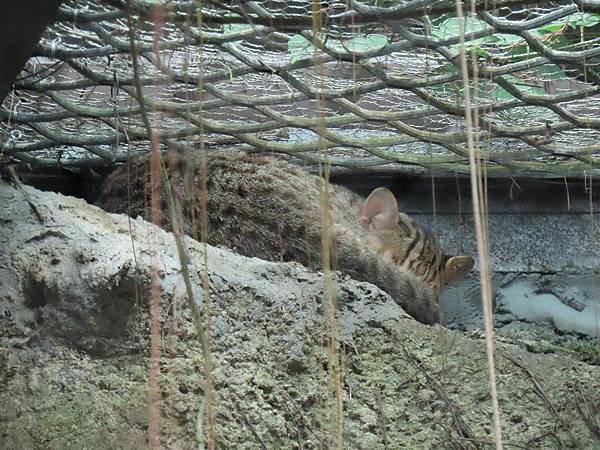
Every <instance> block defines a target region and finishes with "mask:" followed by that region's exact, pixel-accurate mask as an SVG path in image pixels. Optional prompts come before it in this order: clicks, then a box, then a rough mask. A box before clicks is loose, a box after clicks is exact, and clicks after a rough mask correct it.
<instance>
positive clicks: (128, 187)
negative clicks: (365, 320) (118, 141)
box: [98, 152, 361, 268]
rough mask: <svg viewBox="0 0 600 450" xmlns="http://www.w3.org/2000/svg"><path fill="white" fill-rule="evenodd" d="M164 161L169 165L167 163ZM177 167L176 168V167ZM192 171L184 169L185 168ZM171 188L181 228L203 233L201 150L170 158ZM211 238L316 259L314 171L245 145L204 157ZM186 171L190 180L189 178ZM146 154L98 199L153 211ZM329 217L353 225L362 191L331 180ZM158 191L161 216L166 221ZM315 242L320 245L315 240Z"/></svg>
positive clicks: (246, 250)
mask: <svg viewBox="0 0 600 450" xmlns="http://www.w3.org/2000/svg"><path fill="white" fill-rule="evenodd" d="M167 165H169V164H168V163H167ZM174 167H176V168H177V170H176V171H174V170H173V168H174ZM188 167H191V168H192V172H191V174H190V173H189V172H188V175H186V168H188ZM169 172H170V177H171V180H172V187H173V192H174V194H175V196H176V198H177V199H178V200H179V201H180V203H181V205H182V209H183V214H184V217H185V220H184V231H185V233H186V234H189V235H191V236H196V237H197V236H198V235H199V233H200V217H201V214H202V208H203V205H202V204H201V200H200V189H201V183H200V180H201V179H202V177H203V174H202V172H203V169H202V166H201V163H200V159H199V158H198V157H192V158H191V159H190V160H187V161H186V159H185V158H183V157H180V156H175V157H173V159H172V160H171V164H170V170H169ZM206 173H207V174H208V176H207V177H206V183H207V186H206V193H207V205H206V210H207V211H208V221H209V233H208V236H209V243H210V244H212V245H223V246H226V247H228V248H231V249H234V250H236V251H237V252H239V253H241V254H243V255H246V256H256V257H258V258H262V259H266V260H271V261H297V262H300V263H302V264H304V265H306V266H309V267H312V268H319V267H320V264H321V262H320V261H321V260H320V255H321V245H320V236H321V223H322V218H321V209H320V203H319V202H320V201H321V200H320V187H319V184H321V185H324V183H323V182H322V180H321V179H320V178H319V177H316V176H310V175H309V174H308V173H307V172H306V171H304V170H302V169H301V168H299V167H296V166H294V165H292V164H290V163H287V162H286V161H283V160H281V159H277V158H274V157H268V156H260V155H246V154H245V153H238V152H235V153H225V152H222V153H214V154H211V155H210V157H209V158H207V160H206ZM186 176H188V177H189V176H191V177H193V178H192V180H191V181H192V182H191V183H189V182H186ZM149 186H150V170H149V158H141V159H138V160H134V161H133V162H132V163H131V165H130V166H129V167H125V166H122V167H121V168H119V169H117V170H116V171H115V172H113V173H112V174H111V175H110V176H109V177H108V179H107V180H106V182H105V183H104V186H103V190H102V194H101V196H100V198H99V200H98V205H99V206H101V207H103V208H104V209H106V210H107V211H111V212H126V213H128V214H129V215H131V216H133V217H136V216H138V215H139V216H141V217H144V218H145V219H150V208H149V205H150V187H149ZM328 189H329V197H330V202H329V203H330V208H331V217H333V218H335V222H336V224H343V226H344V227H346V228H348V229H349V230H350V229H357V222H356V221H357V217H358V215H359V214H360V207H361V203H360V201H361V199H360V197H358V196H357V195H356V194H354V193H352V192H351V191H349V190H347V189H345V188H343V187H341V186H335V185H328ZM161 192H162V195H163V199H162V202H163V205H162V213H163V214H162V223H163V226H164V227H165V228H166V229H169V230H170V229H171V228H172V227H171V218H170V215H169V214H168V208H167V205H166V201H165V198H164V189H161ZM316 244H318V245H316Z"/></svg>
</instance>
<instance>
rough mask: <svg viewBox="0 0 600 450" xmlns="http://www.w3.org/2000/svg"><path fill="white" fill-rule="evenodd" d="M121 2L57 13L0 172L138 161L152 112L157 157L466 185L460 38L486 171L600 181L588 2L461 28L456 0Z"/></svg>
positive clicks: (10, 105) (22, 94)
mask: <svg viewBox="0 0 600 450" xmlns="http://www.w3.org/2000/svg"><path fill="white" fill-rule="evenodd" d="M125 3H126V2H121V1H117V0H110V1H108V0H107V1H93V0H92V1H90V0H83V1H65V2H64V3H63V5H62V6H61V9H60V11H59V16H58V20H57V22H56V23H55V24H54V25H53V26H52V27H51V28H50V29H49V30H47V32H46V33H45V35H44V38H43V39H42V41H41V43H40V45H39V48H38V51H37V53H36V55H35V56H34V57H32V58H31V59H30V60H29V62H28V63H27V65H26V67H25V69H24V71H23V72H22V74H21V76H20V78H19V80H18V81H17V82H16V83H15V89H14V91H13V93H12V94H11V95H9V97H8V98H7V99H6V100H5V102H4V104H3V107H2V109H1V110H0V116H1V118H2V121H1V122H0V139H1V140H0V145H1V147H0V148H1V157H0V164H7V163H12V162H15V161H20V162H25V163H29V164H31V165H32V166H38V167H48V166H71V167H83V166H98V165H110V164H113V163H114V162H117V161H122V160H124V159H125V158H126V157H127V156H128V155H131V154H133V153H136V152H143V151H147V150H148V148H149V147H148V133H147V129H146V127H145V123H144V120H143V114H142V113H143V112H144V111H146V113H147V117H148V119H149V122H150V124H151V126H152V128H153V130H154V132H155V133H156V134H157V136H158V137H159V139H160V141H161V142H162V144H163V145H166V146H179V147H181V146H184V145H185V146H190V147H191V148H200V147H201V146H206V147H207V148H210V149H218V148H221V147H223V148H224V147H228V148H230V147H239V148H241V149H244V150H247V151H269V152H279V153H285V154H287V155H289V156H290V157H293V158H301V159H304V160H307V161H310V162H316V161H320V160H323V159H324V158H326V159H327V160H329V161H331V162H332V163H333V164H335V165H342V166H347V167H351V168H357V167H362V168H371V169H372V168H374V167H376V166H384V165H385V166H386V167H387V168H389V170H393V171H398V172H409V173H426V174H453V173H454V174H465V173H467V172H468V171H469V149H468V146H467V134H468V133H467V132H466V126H465V101H464V99H465V89H464V83H463V78H462V74H461V67H462V63H461V61H462V58H461V54H460V53H461V52H460V50H461V34H463V33H461V30H462V31H464V40H465V44H464V49H465V50H466V68H467V70H468V76H469V86H470V91H469V94H470V97H471V104H470V107H471V109H472V111H473V113H474V114H473V117H474V119H475V120H474V124H473V125H474V128H473V133H472V136H473V138H474V140H475V146H476V148H477V149H478V150H479V151H480V153H478V156H480V157H481V158H483V159H485V160H486V161H488V163H487V165H486V167H487V174H488V175H490V176H534V177H587V176H591V175H595V176H597V175H598V174H599V173H600V172H599V171H598V167H599V165H600V2H598V1H587V2H586V1H579V2H540V3H534V4H531V3H528V4H524V3H522V2H518V1H498V2H485V3H484V2H477V3H476V4H473V5H471V4H466V5H465V15H466V19H465V20H464V21H462V20H460V19H459V18H457V11H456V6H455V3H454V2H449V1H427V0H425V1H408V2H396V1H393V2H392V1H385V0H372V1H351V0H349V1H348V2H327V3H326V2H322V3H320V4H317V3H313V2H311V1H300V0H287V1H277V0H267V1H243V2H241V1H240V2H223V1H215V2H208V1H204V2H193V1H182V0H178V1H176V0H173V1H158V0H153V1H150V0H146V1H141V0H137V1H132V2H127V3H128V4H129V9H127V8H126V4H125ZM130 25H131V27H130ZM130 28H131V29H132V32H130V31H129V30H130ZM132 38H134V42H135V48H134V51H133V52H132V46H131V42H132ZM134 59H135V60H136V61H137V62H138V65H139V70H137V71H134V69H133V60H134ZM136 82H137V83H139V84H140V85H141V86H142V90H141V92H142V93H143V98H139V95H138V91H137V90H136ZM140 102H143V107H141V105H140Z"/></svg>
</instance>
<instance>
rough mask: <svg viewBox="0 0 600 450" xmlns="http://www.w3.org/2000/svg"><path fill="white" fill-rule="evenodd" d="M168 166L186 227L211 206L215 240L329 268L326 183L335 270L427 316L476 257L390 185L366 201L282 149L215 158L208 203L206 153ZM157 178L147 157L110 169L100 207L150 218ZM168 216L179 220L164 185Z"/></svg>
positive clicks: (430, 318) (431, 317) (191, 229)
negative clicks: (280, 154) (458, 251)
mask: <svg viewBox="0 0 600 450" xmlns="http://www.w3.org/2000/svg"><path fill="white" fill-rule="evenodd" d="M186 158H187V159H186ZM167 165H168V166H169V167H170V178H171V180H172V181H171V184H172V191H173V193H174V197H175V198H176V200H178V203H180V205H181V207H182V210H183V214H184V220H183V224H184V232H185V233H186V234H189V235H190V236H193V237H194V236H196V237H197V236H198V231H197V228H198V227H196V226H195V223H197V221H198V218H199V217H200V216H201V214H202V209H203V207H204V206H206V209H207V211H208V220H209V243H210V244H212V245H222V246H225V247H228V248H231V249H233V250H234V251H237V252H238V253H241V254H243V255H247V256H256V257H259V258H262V259H266V260H271V261H297V262H300V263H301V264H303V265H305V266H307V267H309V268H312V269H320V268H321V246H322V244H321V233H322V226H321V224H322V219H323V217H322V215H321V209H320V205H321V201H320V200H321V198H322V197H321V196H322V192H323V190H324V188H325V187H327V188H328V191H329V198H330V202H329V204H330V207H329V211H328V212H329V215H328V216H329V218H330V221H331V222H330V223H331V228H330V229H331V244H332V249H333V265H334V269H337V270H339V271H341V272H344V273H347V274H349V275H350V276H352V277H353V278H355V279H358V280H364V281H370V282H372V283H373V284H376V285H378V286H379V287H380V288H382V289H383V290H385V291H387V292H388V293H389V294H390V295H392V297H394V299H395V300H396V301H397V302H398V303H399V304H401V305H402V306H403V307H404V308H405V310H406V311H407V312H408V313H409V314H411V315H413V316H414V317H415V318H417V319H418V320H420V321H422V322H426V323H432V322H436V321H437V320H438V318H439V313H438V304H437V297H438V294H439V291H440V289H441V288H443V287H444V286H445V285H446V284H448V283H449V282H452V281H453V280H454V279H456V278H459V277H461V276H462V275H464V274H465V273H466V272H468V271H469V270H470V268H471V266H472V264H473V260H472V259H471V258H470V257H469V256H464V257H447V256H444V255H443V254H442V252H441V248H440V245H439V243H438V241H437V239H436V237H435V236H433V235H432V234H431V233H429V232H427V231H426V230H425V229H424V228H423V227H421V226H420V225H419V224H417V223H416V222H415V221H414V220H413V219H411V218H410V217H409V216H407V215H405V214H402V213H400V212H399V211H398V205H397V202H396V200H395V198H394V196H393V195H392V193H391V192H390V191H389V190H387V189H384V188H378V189H376V190H375V191H373V193H372V194H371V195H370V196H369V198H368V199H367V200H365V199H363V198H361V197H359V196H358V195H356V194H354V193H352V192H351V191H349V190H347V189H345V188H342V187H340V186H335V185H328V186H325V185H324V181H323V180H322V179H321V178H318V177H316V176H312V175H309V174H308V173H307V172H305V171H304V170H302V169H301V168H299V167H297V166H294V165H292V164H289V163H287V162H285V161H282V160H281V159H279V158H275V157H269V156H258V155H246V154H245V153H237V152H218V153H211V154H209V156H208V158H207V161H206V173H207V177H206V183H207V197H206V199H207V200H206V205H202V201H201V196H200V195H199V192H198V189H199V187H200V186H201V184H202V183H201V180H202V179H203V177H204V173H203V171H202V170H201V164H200V160H199V159H198V158H197V157H189V156H188V157H180V156H171V157H170V161H169V163H168V164H167ZM149 178H150V175H149V158H147V157H146V158H141V159H137V160H134V161H132V162H131V163H130V164H129V165H124V166H122V167H121V168H118V169H117V170H116V171H115V172H113V173H112V174H111V175H110V176H109V177H107V179H106V181H105V183H104V186H103V189H102V193H101V196H100V198H99V201H98V204H99V206H101V207H103V208H104V209H106V210H108V211H111V212H120V213H129V214H131V215H132V216H134V217H135V216H138V215H140V216H142V217H145V218H149V216H150V212H149V208H148V205H150V201H149V198H148V195H149V192H150V189H149ZM184 186H187V188H184ZM190 186H192V187H193V190H194V192H190ZM127 199H129V201H127ZM162 221H163V226H164V227H165V228H167V229H170V228H171V225H170V223H171V221H170V217H169V214H168V213H167V208H166V202H165V197H164V190H163V216H162Z"/></svg>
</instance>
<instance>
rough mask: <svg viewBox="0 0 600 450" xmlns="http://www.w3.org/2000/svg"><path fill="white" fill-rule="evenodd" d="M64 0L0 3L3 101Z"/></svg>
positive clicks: (23, 0) (21, 0)
mask: <svg viewBox="0 0 600 450" xmlns="http://www.w3.org/2000/svg"><path fill="white" fill-rule="evenodd" d="M61 2H62V0H17V1H13V0H10V1H8V0H7V1H3V2H1V3H0V104H2V102H3V101H4V98H5V97H6V94H8V92H9V91H10V87H11V86H12V84H13V82H14V80H15V77H16V76H17V74H18V73H19V71H20V70H21V68H22V67H23V64H25V61H27V59H28V58H29V56H31V54H32V53H33V51H34V50H35V47H36V46H37V43H38V41H39V39H40V36H41V35H42V33H43V32H44V30H45V29H46V27H47V26H48V24H50V23H51V22H52V21H53V20H54V16H55V14H56V10H57V9H58V7H59V5H60V4H61Z"/></svg>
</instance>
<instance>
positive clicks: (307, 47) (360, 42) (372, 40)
mask: <svg viewBox="0 0 600 450" xmlns="http://www.w3.org/2000/svg"><path fill="white" fill-rule="evenodd" d="M317 38H318V39H320V40H324V39H325V35H324V34H323V33H319V34H318V36H317ZM387 43H388V40H387V38H386V37H385V36H384V35H382V34H369V35H356V36H354V37H353V38H352V39H348V40H344V41H342V40H337V39H327V41H326V43H325V45H326V46H327V47H328V48H330V49H331V50H334V51H336V52H338V53H342V54H344V53H345V54H353V55H357V56H361V55H364V54H368V53H371V52H376V51H378V50H381V49H382V48H383V47H385V46H386V45H387ZM288 51H289V52H290V55H291V56H292V62H296V61H297V60H299V59H302V58H305V57H307V56H311V55H312V54H313V53H314V52H315V47H314V45H313V43H312V42H310V41H309V40H308V39H306V38H305V37H304V36H302V35H301V34H296V35H294V36H292V37H291V38H290V40H289V41H288Z"/></svg>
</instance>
